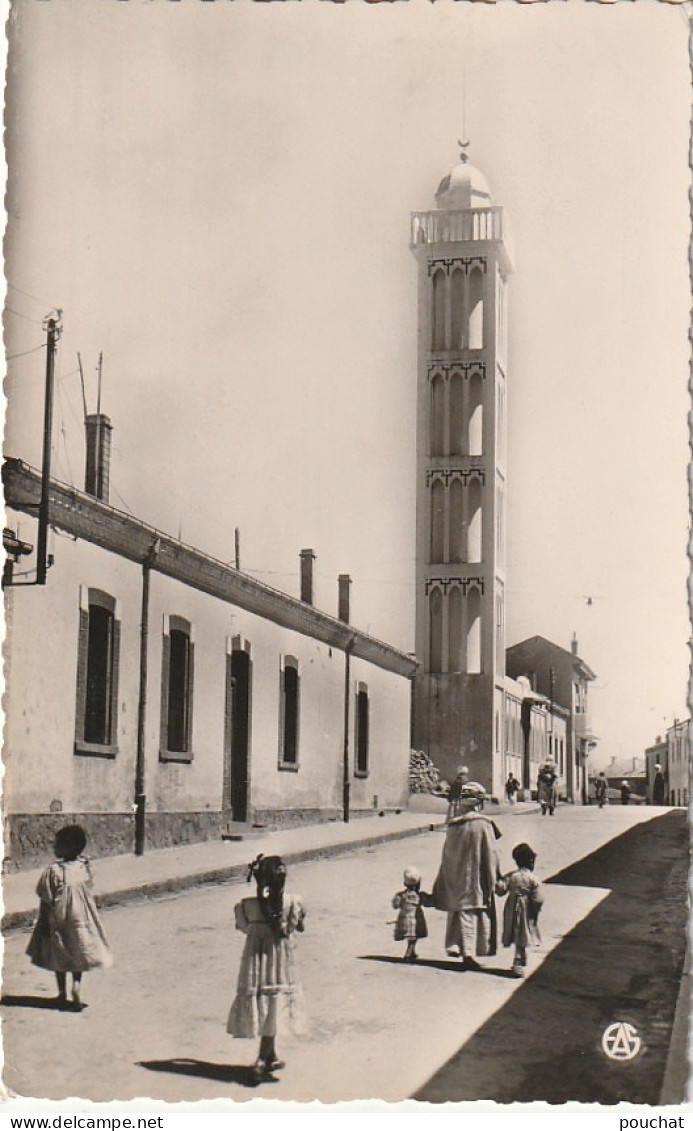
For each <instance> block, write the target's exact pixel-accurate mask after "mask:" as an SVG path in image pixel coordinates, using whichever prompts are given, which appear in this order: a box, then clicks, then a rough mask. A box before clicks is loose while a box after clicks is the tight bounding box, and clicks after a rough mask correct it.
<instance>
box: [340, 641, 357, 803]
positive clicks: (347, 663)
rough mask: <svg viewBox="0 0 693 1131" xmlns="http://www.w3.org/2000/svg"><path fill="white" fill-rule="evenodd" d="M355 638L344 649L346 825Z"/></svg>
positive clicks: (348, 801) (343, 799) (343, 780)
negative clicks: (352, 656)
mask: <svg viewBox="0 0 693 1131" xmlns="http://www.w3.org/2000/svg"><path fill="white" fill-rule="evenodd" d="M354 643H355V637H353V636H352V638H351V640H350V641H349V643H348V644H347V646H346V648H345V649H344V751H343V762H342V819H343V821H344V823H345V824H346V825H348V824H349V817H350V795H351V779H350V777H349V714H350V706H351V704H350V698H351V695H350V692H351V650H352V648H353V647H354Z"/></svg>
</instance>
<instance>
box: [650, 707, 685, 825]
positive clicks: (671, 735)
mask: <svg viewBox="0 0 693 1131" xmlns="http://www.w3.org/2000/svg"><path fill="white" fill-rule="evenodd" d="M690 759H691V720H690V719H681V720H679V719H674V722H673V724H672V725H671V726H670V727H667V730H666V733H665V734H664V735H663V736H661V735H657V738H656V739H655V741H654V743H653V744H652V746H648V747H647V749H646V751H645V767H646V779H647V796H648V800H650V801H651V800H652V789H653V785H654V775H655V766H656V765H660V766H661V767H662V773H663V774H664V782H665V787H664V798H665V804H668V805H688V802H689V799H690V793H689V789H690V787H689V781H690V770H691V762H690Z"/></svg>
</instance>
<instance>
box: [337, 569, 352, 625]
mask: <svg viewBox="0 0 693 1131" xmlns="http://www.w3.org/2000/svg"><path fill="white" fill-rule="evenodd" d="M337 583H338V585H339V603H338V608H337V616H338V618H339V620H343V621H344V623H345V624H348V623H349V596H350V594H349V589H350V586H351V578H350V577H349V574H348V573H340V575H339V577H338V578H337Z"/></svg>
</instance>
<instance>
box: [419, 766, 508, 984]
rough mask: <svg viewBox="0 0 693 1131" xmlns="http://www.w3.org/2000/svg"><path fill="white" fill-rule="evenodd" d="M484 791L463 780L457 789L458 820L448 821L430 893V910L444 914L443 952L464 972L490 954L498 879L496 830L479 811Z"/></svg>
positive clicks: (497, 832) (478, 967) (456, 818)
mask: <svg viewBox="0 0 693 1131" xmlns="http://www.w3.org/2000/svg"><path fill="white" fill-rule="evenodd" d="M484 797H485V791H484V787H483V786H482V785H480V784H479V783H478V782H467V784H466V785H463V786H462V788H461V790H460V797H459V806H460V810H461V813H460V816H458V817H453V818H452V820H450V821H449V822H448V828H447V833H446V835H445V844H444V846H443V856H442V859H441V862H440V868H439V870H438V875H437V876H436V880H435V883H434V885H433V891H432V893H431V902H432V905H433V907H437V908H438V910H439V911H447V915H448V918H447V928H446V932H445V948H446V950H447V953H448V954H450V955H454V956H458V955H459V956H460V957H461V958H462V969H463V970H479V969H480V966H479V964H478V962H476V961H475V958H474V955H475V954H476V955H485V954H490V953H491V952H492V949H493V948H492V939H493V934H494V932H493V930H492V916H493V915H495V911H494V909H493V895H494V885H495V882H496V880H497V878H498V874H499V871H498V854H497V851H496V839H497V838H498V837H499V836H500V832H499V831H498V829H497V828H496V826H495V824H494V822H493V821H492V820H491V818H490V817H487V816H485V815H484V814H483V813H481V812H480V809H481V806H482V805H483V803H484Z"/></svg>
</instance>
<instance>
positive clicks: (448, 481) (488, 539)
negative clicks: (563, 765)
mask: <svg viewBox="0 0 693 1131" xmlns="http://www.w3.org/2000/svg"><path fill="white" fill-rule="evenodd" d="M460 144H461V146H462V153H461V155H460V161H459V163H458V164H457V165H456V166H455V167H454V169H453V170H452V172H451V173H450V174H449V175H448V176H446V177H444V178H443V180H442V181H441V183H440V186H439V188H438V191H437V193H436V207H435V209H433V210H432V211H430V212H415V213H413V214H412V231H411V248H412V251H413V252H414V254H415V256H416V258H417V260H418V264H419V344H418V405H417V548H416V586H417V593H416V655H417V658H418V660H419V664H420V668H419V673H418V674H417V676H416V677H415V680H414V691H413V722H412V740H413V744H414V747H415V748H416V749H421V750H425V751H426V752H427V753H428V754H429V755H430V756H431V758H432V759H433V761H434V762H435V763H436V765H437V766H438V768H439V769H440V770H441V772H442V774H443V776H444V777H447V778H448V780H451V779H452V777H454V774H455V769H456V767H457V766H458V765H459V764H460V763H464V764H465V765H467V766H468V767H469V771H470V775H471V776H472V777H473V778H474V779H476V780H478V781H481V782H483V784H484V785H485V786H486V788H487V789H490V790H493V791H494V792H497V791H499V790H500V788H501V784H502V783H501V775H502V768H501V765H500V757H499V756H498V757H494V754H495V753H496V752H497V751H499V750H500V749H501V748H502V740H501V737H500V734H501V732H502V727H503V718H504V713H505V712H504V702H503V677H504V674H505V489H506V467H505V460H506V420H505V408H506V380H507V304H506V280H507V277H508V275H509V274H510V272H511V271H512V264H511V259H510V255H509V251H508V246H507V244H508V239H507V233H506V232H505V230H504V220H503V210H502V208H498V207H496V206H494V204H493V201H492V199H491V194H490V191H489V188H488V185H487V183H486V180H485V179H484V177H483V175H482V174H481V173H480V172H479V170H478V169H475V168H474V166H473V165H470V164H469V163H468V161H467V154H466V147H467V143H464V144H463V143H460Z"/></svg>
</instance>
